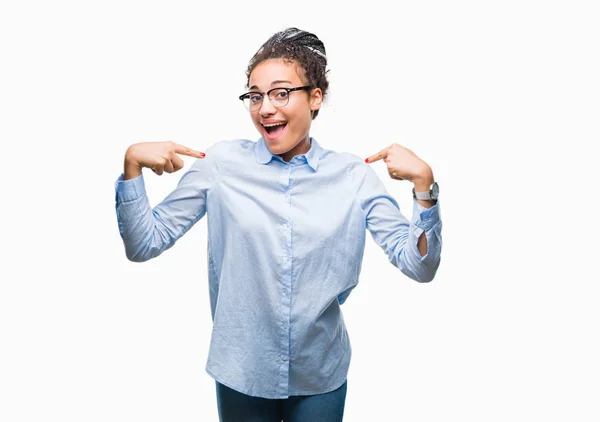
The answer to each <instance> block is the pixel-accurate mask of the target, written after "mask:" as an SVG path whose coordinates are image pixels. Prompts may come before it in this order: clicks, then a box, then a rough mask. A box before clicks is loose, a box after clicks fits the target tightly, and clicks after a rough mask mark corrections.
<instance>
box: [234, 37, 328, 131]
mask: <svg viewBox="0 0 600 422" xmlns="http://www.w3.org/2000/svg"><path fill="white" fill-rule="evenodd" d="M269 59H283V60H284V61H286V62H288V63H295V64H297V65H298V67H299V68H301V69H302V70H303V71H304V75H303V76H304V78H305V79H306V81H307V85H310V86H312V87H315V88H321V91H322V93H323V98H325V95H326V94H327V89H328V88H329V81H328V80H327V73H328V72H329V70H326V68H327V56H326V54H325V45H324V44H323V42H322V41H321V40H320V39H319V38H317V36H316V35H314V34H312V33H310V32H306V31H302V30H300V29H298V28H287V29H285V30H283V31H280V32H277V33H276V34H275V35H273V36H272V37H271V38H269V39H268V40H267V41H266V42H265V43H264V44H263V45H262V47H260V48H259V49H258V51H257V52H256V53H255V54H254V56H253V57H252V59H250V63H249V64H248V69H247V70H246V78H247V82H246V83H247V85H248V86H249V85H250V74H251V73H252V71H253V70H254V68H255V67H256V66H257V65H258V64H259V63H261V62H263V61H265V60H269ZM300 77H301V78H302V75H300ZM317 114H319V110H314V111H313V114H312V119H313V120H314V119H315V118H316V117H317Z"/></svg>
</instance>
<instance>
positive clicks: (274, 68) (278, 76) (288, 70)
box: [248, 59, 302, 90]
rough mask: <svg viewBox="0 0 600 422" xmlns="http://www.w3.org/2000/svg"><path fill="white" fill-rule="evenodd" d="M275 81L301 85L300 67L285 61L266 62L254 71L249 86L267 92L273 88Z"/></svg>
mask: <svg viewBox="0 0 600 422" xmlns="http://www.w3.org/2000/svg"><path fill="white" fill-rule="evenodd" d="M274 81H290V83H291V84H292V85H297V84H301V83H302V79H301V78H300V76H299V75H298V65H297V64H296V63H294V62H292V63H290V62H286V61H284V60H283V59H269V60H265V61H263V62H261V63H259V64H258V65H256V67H255V68H254V70H252V73H251V74H250V79H249V80H248V84H249V86H250V87H252V86H257V87H258V88H260V89H265V90H266V89H269V88H271V84H272V82H274ZM276 85H278V84H276Z"/></svg>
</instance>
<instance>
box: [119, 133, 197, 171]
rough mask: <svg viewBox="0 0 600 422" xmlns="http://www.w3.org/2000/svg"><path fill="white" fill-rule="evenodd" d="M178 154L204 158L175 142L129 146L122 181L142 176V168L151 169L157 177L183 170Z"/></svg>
mask: <svg viewBox="0 0 600 422" xmlns="http://www.w3.org/2000/svg"><path fill="white" fill-rule="evenodd" d="M178 154H181V155H187V156H188V157H196V158H204V157H205V154H204V153H203V152H199V151H195V150H193V149H191V148H188V147H184V146H183V145H179V144H176V143H175V142H171V141H166V142H140V143H137V144H133V145H131V146H130V147H129V148H127V152H126V153H125V171H124V179H125V180H128V179H133V178H135V177H138V176H139V175H140V174H142V168H144V167H146V168H149V169H151V170H152V171H153V172H154V173H156V174H158V175H159V176H160V175H161V174H163V172H165V171H166V172H167V173H174V172H176V171H177V170H181V169H182V168H183V160H182V159H181V158H180V157H179V155H178Z"/></svg>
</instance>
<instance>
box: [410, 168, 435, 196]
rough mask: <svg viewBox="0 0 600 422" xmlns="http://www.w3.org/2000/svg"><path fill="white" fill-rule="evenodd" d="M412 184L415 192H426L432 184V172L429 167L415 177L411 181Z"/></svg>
mask: <svg viewBox="0 0 600 422" xmlns="http://www.w3.org/2000/svg"><path fill="white" fill-rule="evenodd" d="M412 182H413V184H414V185H415V191H417V192H427V191H429V188H430V187H431V185H432V184H433V182H434V179H433V172H432V171H431V168H430V167H427V168H426V169H425V170H423V171H422V172H421V173H419V174H418V175H417V176H415V177H413V179H412Z"/></svg>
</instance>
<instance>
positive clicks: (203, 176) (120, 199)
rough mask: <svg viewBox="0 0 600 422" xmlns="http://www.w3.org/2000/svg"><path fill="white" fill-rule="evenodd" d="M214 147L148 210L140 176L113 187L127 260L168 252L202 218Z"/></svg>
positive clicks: (213, 164)
mask: <svg viewBox="0 0 600 422" xmlns="http://www.w3.org/2000/svg"><path fill="white" fill-rule="evenodd" d="M217 146H218V144H215V145H213V146H212V147H210V148H208V149H207V150H206V157H205V158H199V159H196V161H195V162H194V164H193V165H192V167H191V168H190V169H189V170H188V171H187V172H186V173H185V174H184V175H183V176H182V177H181V179H180V181H179V183H178V184H177V187H176V188H175V189H174V190H173V191H172V192H171V193H170V194H169V195H168V196H167V197H166V198H165V199H164V200H163V201H162V202H161V203H160V204H158V205H156V206H155V207H154V209H152V208H151V207H150V203H149V201H148V196H147V195H146V190H145V184H144V178H143V176H142V175H140V176H138V177H136V178H134V179H130V180H123V174H121V175H120V176H119V178H118V179H117V181H116V183H115V192H116V198H115V199H116V213H117V222H118V226H119V233H120V235H121V238H122V239H123V244H124V246H125V254H126V256H127V258H128V259H129V260H131V261H135V262H143V261H147V260H149V259H151V258H154V257H156V256H158V255H160V254H161V253H162V252H164V251H165V250H167V249H169V248H170V247H171V246H173V245H174V244H175V242H176V241H177V240H178V239H179V238H180V237H181V236H183V235H184V234H185V233H186V232H187V231H188V230H189V229H190V228H191V227H192V226H193V225H194V224H195V223H196V222H197V221H199V220H200V219H201V218H202V217H203V216H204V215H205V214H206V202H207V198H208V194H209V191H210V189H211V188H212V187H213V184H214V182H215V178H216V174H217V172H218V167H219V166H218V164H219V156H220V154H219V153H218V150H219V149H220V148H217Z"/></svg>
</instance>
